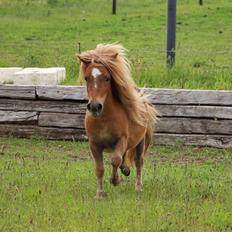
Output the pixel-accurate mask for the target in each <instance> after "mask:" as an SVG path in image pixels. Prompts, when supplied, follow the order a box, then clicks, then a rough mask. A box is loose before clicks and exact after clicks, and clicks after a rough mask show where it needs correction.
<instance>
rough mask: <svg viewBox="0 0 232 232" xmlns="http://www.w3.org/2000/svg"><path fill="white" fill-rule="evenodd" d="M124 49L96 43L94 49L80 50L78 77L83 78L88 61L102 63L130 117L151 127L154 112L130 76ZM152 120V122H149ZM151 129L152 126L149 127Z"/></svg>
mask: <svg viewBox="0 0 232 232" xmlns="http://www.w3.org/2000/svg"><path fill="white" fill-rule="evenodd" d="M126 51H127V50H126V49H125V48H124V47H123V46H122V45H120V44H98V45H97V47H96V49H95V50H90V51H86V52H82V53H81V54H80V55H79V57H80V59H81V60H82V61H84V62H81V66H80V77H81V78H83V76H84V73H85V70H86V65H85V63H88V62H92V63H93V62H95V63H100V64H102V65H104V66H105V67H106V68H107V69H108V70H109V72H110V73H111V76H112V79H113V85H112V88H113V92H114V93H115V95H116V97H117V98H118V100H119V101H120V103H121V104H122V105H123V107H124V108H125V110H126V111H127V113H128V115H129V117H130V119H131V120H132V121H133V122H134V123H136V124H139V125H142V126H144V125H146V124H147V123H146V122H147V121H150V123H148V127H149V126H150V127H152V125H151V124H153V123H154V122H155V118H156V112H155V109H154V108H153V107H151V106H150V104H149V101H148V100H147V97H146V96H145V95H143V94H141V93H139V91H138V88H137V86H136V84H135V82H134V80H133V79H132V76H131V66H130V63H129V61H128V59H127V57H126ZM151 122H152V123H151ZM151 130H152V128H151Z"/></svg>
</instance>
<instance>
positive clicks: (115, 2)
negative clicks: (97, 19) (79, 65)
mask: <svg viewBox="0 0 232 232" xmlns="http://www.w3.org/2000/svg"><path fill="white" fill-rule="evenodd" d="M116 4H117V1H116V0H112V14H113V15H116Z"/></svg>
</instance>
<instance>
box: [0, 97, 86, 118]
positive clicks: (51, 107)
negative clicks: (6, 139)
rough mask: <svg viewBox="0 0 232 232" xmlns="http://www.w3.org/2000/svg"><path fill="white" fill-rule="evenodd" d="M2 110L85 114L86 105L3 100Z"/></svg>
mask: <svg viewBox="0 0 232 232" xmlns="http://www.w3.org/2000/svg"><path fill="white" fill-rule="evenodd" d="M0 110H14V111H20V110H21V111H38V112H55V113H56V112H57V113H59V112H63V113H83V114H84V113H85V111H86V103H85V102H78V101H52V100H51V101H48V100H37V101H35V100H17V99H3V98H2V99H1V98H0Z"/></svg>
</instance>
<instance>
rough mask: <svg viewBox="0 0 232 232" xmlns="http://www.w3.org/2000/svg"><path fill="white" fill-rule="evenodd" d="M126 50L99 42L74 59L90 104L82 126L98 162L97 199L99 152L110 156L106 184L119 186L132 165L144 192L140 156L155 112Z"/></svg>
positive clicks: (100, 183) (99, 169)
mask: <svg viewBox="0 0 232 232" xmlns="http://www.w3.org/2000/svg"><path fill="white" fill-rule="evenodd" d="M125 53H126V49H125V48H124V47H123V46H122V45H120V44H105V45H104V44H99V45H97V47H96V49H95V50H91V51H86V52H82V53H81V54H80V55H78V57H79V59H80V61H81V64H80V78H82V79H85V80H86V85H87V94H88V99H89V101H88V104H87V112H86V115H85V128H86V132H87V136H88V140H89V145H90V149H91V152H92V155H93V157H94V160H95V163H96V177H97V193H96V197H97V198H102V197H104V196H105V193H104V190H103V175H104V165H103V151H109V152H112V153H113V154H112V157H111V164H112V176H111V178H110V182H111V183H112V184H113V185H115V186H116V185H118V184H119V182H120V177H119V174H118V168H120V169H121V172H122V173H123V174H124V175H126V176H129V174H130V166H131V165H132V164H133V163H135V167H136V182H135V189H136V191H141V190H142V167H143V160H144V154H145V152H146V150H147V148H148V146H149V144H150V142H151V139H152V132H153V125H154V123H155V121H156V111H155V109H154V108H153V107H152V106H151V105H150V104H149V101H148V99H147V97H146V96H145V95H144V94H141V93H140V92H139V91H138V88H137V87H136V85H135V83H134V81H133V79H132V77H131V68H130V64H129V62H128V60H127V58H126V56H125Z"/></svg>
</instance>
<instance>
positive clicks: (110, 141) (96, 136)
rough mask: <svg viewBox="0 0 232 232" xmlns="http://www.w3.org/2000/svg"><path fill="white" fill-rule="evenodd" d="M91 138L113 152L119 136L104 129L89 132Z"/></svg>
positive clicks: (107, 150)
mask: <svg viewBox="0 0 232 232" xmlns="http://www.w3.org/2000/svg"><path fill="white" fill-rule="evenodd" d="M89 139H90V140H91V141H93V142H94V143H95V144H98V145H99V146H101V147H103V148H104V150H105V151H106V152H112V151H113V150H114V148H115V145H116V143H117V141H118V139H119V138H118V136H116V135H114V134H112V133H109V132H106V131H104V130H102V131H97V132H96V133H92V134H91V135H90V134H89Z"/></svg>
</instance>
